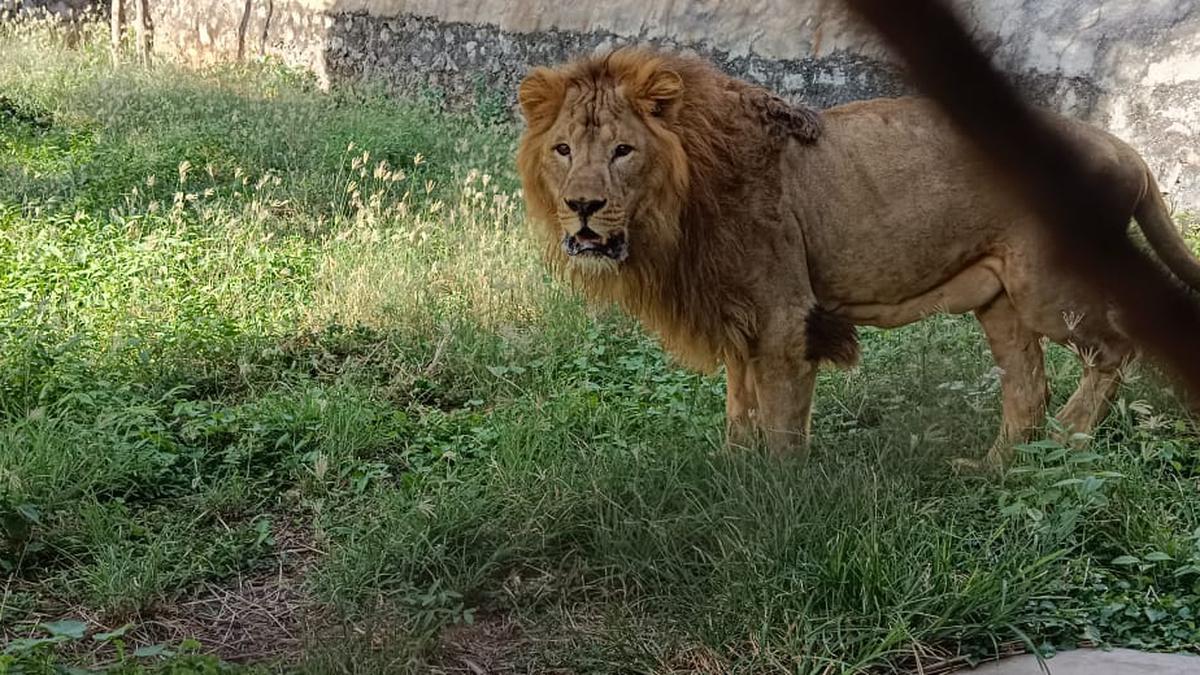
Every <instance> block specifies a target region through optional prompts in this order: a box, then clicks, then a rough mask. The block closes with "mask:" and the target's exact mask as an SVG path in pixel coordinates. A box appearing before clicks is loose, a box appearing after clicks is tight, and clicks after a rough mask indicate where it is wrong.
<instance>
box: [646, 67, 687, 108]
mask: <svg viewBox="0 0 1200 675" xmlns="http://www.w3.org/2000/svg"><path fill="white" fill-rule="evenodd" d="M680 96H683V78H682V77H680V76H679V73H677V72H675V71H673V70H668V69H659V70H655V71H654V72H653V73H651V74H650V75H649V77H647V78H646V81H645V83H644V84H643V85H642V87H641V92H640V97H641V99H642V101H643V102H644V105H645V109H646V113H647V114H650V115H653V116H655V117H666V116H667V115H668V114H669V113H670V112H671V111H672V109H673V108H674V104H675V102H676V101H678V100H679V97H680Z"/></svg>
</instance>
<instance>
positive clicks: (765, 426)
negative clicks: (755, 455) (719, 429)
mask: <svg viewBox="0 0 1200 675" xmlns="http://www.w3.org/2000/svg"><path fill="white" fill-rule="evenodd" d="M752 375H753V379H754V386H755V388H756V390H757V392H758V419H759V426H760V427H761V428H762V431H763V434H764V435H765V436H766V441H767V450H768V451H769V452H770V453H771V454H772V455H774V456H776V457H788V456H797V457H803V456H805V455H806V454H807V452H808V445H809V425H810V422H811V419H812V400H813V390H814V389H815V387H816V383H817V364H816V363H813V362H811V361H808V360H807V359H803V358H796V357H794V356H791V355H787V354H783V355H764V356H763V357H760V358H758V359H755V361H754V363H753V366H752Z"/></svg>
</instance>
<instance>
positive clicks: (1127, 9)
mask: <svg viewBox="0 0 1200 675" xmlns="http://www.w3.org/2000/svg"><path fill="white" fill-rule="evenodd" d="M151 2H152V6H153V10H154V19H155V31H156V35H155V39H156V48H157V49H161V50H166V51H173V52H176V53H179V54H181V55H182V56H184V57H185V58H186V59H187V60H189V61H191V62H193V63H205V62H210V61H212V60H215V59H227V58H238V57H239V56H240V57H241V58H253V57H257V56H261V55H266V54H270V55H274V56H277V57H279V58H282V59H283V60H285V61H286V62H288V63H292V64H295V65H299V66H303V67H305V68H309V69H311V70H312V71H313V72H315V73H316V74H317V76H318V78H319V79H320V80H321V81H322V82H324V83H328V82H331V81H333V80H340V79H359V78H369V79H372V80H377V81H381V82H385V83H387V84H389V85H391V86H393V87H395V88H396V89H398V90H401V91H405V92H413V91H421V90H425V89H428V88H436V89H438V90H440V91H443V92H445V94H446V96H447V100H448V101H449V102H450V103H451V104H462V103H471V102H476V101H479V100H480V99H481V98H483V99H487V100H490V101H496V100H499V101H501V102H503V103H504V104H506V105H511V103H512V101H513V94H514V91H515V88H516V84H517V82H518V81H519V80H520V78H521V76H522V74H523V73H524V72H525V71H526V70H527V69H528V68H529V67H530V66H532V65H539V64H547V63H554V62H558V61H561V60H564V59H566V58H570V57H572V56H575V55H577V54H581V53H587V52H591V51H593V50H597V49H604V48H608V47H611V46H615V45H620V44H627V43H633V42H636V43H654V44H658V45H663V46H669V47H675V48H683V49H689V50H693V51H696V52H698V53H700V54H702V55H704V56H707V57H709V58H711V59H713V60H714V61H716V62H717V63H718V64H719V65H720V66H721V67H722V68H724V69H726V70H727V71H729V72H731V73H734V74H736V75H739V76H742V77H745V78H747V79H750V80H754V81H758V82H760V83H763V84H765V85H767V86H769V87H770V88H772V89H774V90H776V91H778V92H779V93H781V94H783V95H784V96H787V97H790V98H793V99H796V100H804V101H807V102H808V103H810V104H813V105H817V106H829V105H834V104H837V103H842V102H845V101H850V100H855V99H860V98H866V97H872V96H886V95H895V94H900V93H906V92H908V91H909V89H908V87H907V86H906V84H905V83H904V80H903V78H902V76H901V74H900V73H899V72H898V71H897V69H896V67H895V66H894V65H893V61H892V59H891V57H890V55H889V54H888V53H887V52H886V51H885V50H884V49H883V48H882V47H881V46H880V45H879V43H878V41H877V40H876V39H875V38H874V37H873V36H872V35H871V34H869V33H867V32H866V31H864V30H863V29H861V28H860V27H858V26H857V25H855V24H854V23H853V22H852V21H850V20H849V19H848V17H847V16H846V14H845V12H844V10H843V9H842V8H841V6H840V3H838V2H833V1H831V0H595V1H590V2H582V1H580V2H573V3H564V2H556V1H552V0H151ZM957 4H958V6H959V7H960V9H961V11H962V12H963V15H964V17H965V18H966V19H967V21H968V22H969V24H970V25H971V26H972V27H973V28H974V30H975V34H976V37H977V38H978V39H979V40H980V42H981V43H982V44H983V45H984V46H985V47H986V48H987V49H988V51H989V53H991V54H992V55H993V57H994V58H995V59H996V61H997V62H998V63H999V64H1000V65H1001V66H1003V67H1004V68H1005V69H1006V70H1007V71H1008V72H1010V73H1012V74H1013V76H1014V77H1015V78H1016V79H1017V81H1018V82H1019V83H1020V85H1021V86H1022V88H1023V90H1024V91H1026V92H1027V93H1028V94H1029V95H1030V96H1031V97H1032V98H1033V99H1034V100H1036V101H1038V102H1039V103H1041V104H1043V105H1048V106H1051V107H1053V108H1056V109H1058V110H1060V111H1062V112H1065V113H1068V114H1071V115H1074V116H1077V117H1082V118H1085V119H1088V120H1090V121H1092V122H1094V123H1096V124H1099V125H1101V126H1104V127H1106V128H1108V129H1110V130H1111V131H1113V132H1114V133H1116V134H1117V135H1119V136H1121V137H1122V138H1125V139H1126V140H1128V141H1129V142H1131V143H1132V144H1133V145H1134V146H1135V147H1137V148H1138V149H1139V150H1141V151H1142V152H1143V153H1144V154H1145V155H1146V157H1147V159H1148V161H1149V162H1150V164H1151V167H1152V168H1153V170H1154V171H1155V172H1156V174H1157V175H1158V176H1159V179H1160V181H1161V182H1162V185H1163V188H1164V189H1165V190H1167V191H1168V192H1169V194H1170V197H1171V199H1172V200H1173V201H1174V202H1176V203H1177V204H1179V205H1182V206H1185V207H1188V208H1196V207H1200V0H1036V1H1033V0H957Z"/></svg>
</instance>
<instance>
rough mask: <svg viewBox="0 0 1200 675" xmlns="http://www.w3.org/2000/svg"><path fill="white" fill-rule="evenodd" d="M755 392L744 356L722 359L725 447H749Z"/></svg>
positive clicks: (756, 394) (751, 437)
mask: <svg viewBox="0 0 1200 675" xmlns="http://www.w3.org/2000/svg"><path fill="white" fill-rule="evenodd" d="M757 411H758V393H757V392H756V391H755V388H754V378H753V377H751V375H750V368H749V367H748V366H747V364H746V361H745V359H744V358H728V359H726V360H725V447H727V448H749V447H752V446H753V445H754V441H755V428H754V423H755V417H756V416H757Z"/></svg>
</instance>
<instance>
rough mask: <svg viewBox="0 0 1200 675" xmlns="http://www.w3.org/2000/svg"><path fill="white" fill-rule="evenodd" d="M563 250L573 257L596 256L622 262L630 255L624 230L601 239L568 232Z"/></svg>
mask: <svg viewBox="0 0 1200 675" xmlns="http://www.w3.org/2000/svg"><path fill="white" fill-rule="evenodd" d="M562 247H563V251H565V252H566V254H567V255H569V256H571V257H577V256H579V257H588V256H595V257H598V258H608V259H610V260H615V261H617V262H622V261H624V260H625V259H626V258H628V257H629V243H628V241H627V240H626V238H625V233H624V232H614V233H612V234H610V235H608V237H607V238H605V239H603V240H601V239H600V238H599V237H594V238H587V239H580V238H579V237H578V236H576V235H572V234H568V235H565V236H564V237H563V241H562Z"/></svg>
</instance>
